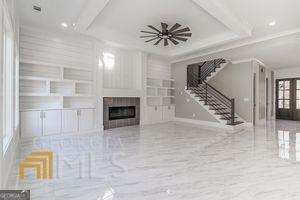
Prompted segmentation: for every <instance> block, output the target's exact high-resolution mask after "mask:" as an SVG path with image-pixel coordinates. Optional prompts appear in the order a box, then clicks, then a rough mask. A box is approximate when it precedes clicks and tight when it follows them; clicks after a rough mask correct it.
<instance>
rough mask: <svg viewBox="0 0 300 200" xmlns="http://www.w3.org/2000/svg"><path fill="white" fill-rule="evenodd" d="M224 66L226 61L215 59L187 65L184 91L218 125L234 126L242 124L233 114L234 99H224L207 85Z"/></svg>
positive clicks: (224, 97)
mask: <svg viewBox="0 0 300 200" xmlns="http://www.w3.org/2000/svg"><path fill="white" fill-rule="evenodd" d="M226 64H227V62H226V60H224V59H216V60H212V61H206V62H203V63H198V64H193V65H189V66H188V67H187V88H186V91H187V92H188V93H189V94H190V95H191V96H192V97H193V98H194V99H195V100H197V101H199V103H200V104H202V105H203V107H204V108H205V109H207V111H208V112H209V113H211V114H212V115H213V116H214V117H215V118H216V119H217V120H218V121H219V122H220V123H222V124H225V125H230V126H235V125H239V124H242V123H243V121H242V120H241V119H239V117H238V116H237V115H236V114H235V105H234V103H235V101H234V99H230V98H228V97H226V96H225V95H224V94H222V93H221V92H220V91H218V90H217V89H216V88H214V87H213V86H212V85H210V84H209V83H208V80H209V79H210V78H212V77H213V76H214V75H215V74H216V73H217V72H218V71H220V70H221V68H222V67H225V65H226Z"/></svg>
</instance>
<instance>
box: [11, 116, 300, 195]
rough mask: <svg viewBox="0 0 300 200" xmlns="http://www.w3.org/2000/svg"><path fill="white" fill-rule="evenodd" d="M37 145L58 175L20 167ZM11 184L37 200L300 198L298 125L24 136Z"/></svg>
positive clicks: (155, 127)
mask: <svg viewBox="0 0 300 200" xmlns="http://www.w3.org/2000/svg"><path fill="white" fill-rule="evenodd" d="M35 150H47V151H53V152H54V153H55V178H54V179H53V180H43V181H42V180H36V179H35V178H34V174H33V172H31V171H28V172H27V174H26V177H25V180H24V181H20V180H19V179H18V165H19V164H20V162H22V160H23V159H24V157H25V156H26V155H28V154H29V153H30V152H31V151H35ZM12 171H13V172H12V173H11V175H10V180H9V183H8V186H7V187H8V188H9V189H30V190H31V197H32V200H69V199H72V200H73V199H78V200H160V199H163V200H199V199H203V200H292V199H293V200H299V199H300V189H299V188H300V123H299V122H291V121H277V122H276V123H275V121H273V122H270V123H268V125H267V126H261V127H256V128H255V129H245V130H241V131H238V132H227V131H224V130H220V129H211V128H205V127H193V126H191V125H188V124H181V123H175V122H170V123H164V124H156V125H149V126H144V127H138V126H136V127H126V128H119V129H112V130H107V131H105V133H104V134H103V135H100V134H97V133H93V134H87V135H78V136H53V137H48V138H42V139H36V140H34V141H32V140H31V141H22V142H21V144H20V152H19V153H18V160H17V161H16V163H15V167H14V168H13V170H12Z"/></svg>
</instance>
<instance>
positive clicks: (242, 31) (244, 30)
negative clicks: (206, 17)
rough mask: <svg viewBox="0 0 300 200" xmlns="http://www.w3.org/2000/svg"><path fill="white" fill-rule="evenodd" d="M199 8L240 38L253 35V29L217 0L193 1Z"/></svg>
mask: <svg viewBox="0 0 300 200" xmlns="http://www.w3.org/2000/svg"><path fill="white" fill-rule="evenodd" d="M193 1H194V2H195V3H196V4H197V5H198V6H200V7H201V8H202V9H204V10H205V11H206V12H208V13H209V14H210V15H211V16H213V17H214V18H216V19H217V20H218V21H220V22H221V23H222V24H224V25H225V26H226V27H227V28H229V29H230V30H231V31H233V32H234V33H235V34H237V35H238V36H240V37H249V36H251V35H252V29H253V28H252V27H251V25H249V24H248V23H246V22H243V21H242V20H240V19H239V18H238V17H237V16H235V15H234V14H233V13H232V12H231V11H230V10H229V9H228V8H227V7H226V6H224V5H222V4H221V2H220V1H217V0H193Z"/></svg>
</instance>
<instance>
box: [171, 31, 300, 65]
mask: <svg viewBox="0 0 300 200" xmlns="http://www.w3.org/2000/svg"><path fill="white" fill-rule="evenodd" d="M299 33H300V28H297V29H293V30H289V31H284V32H281V33H278V34H273V35H269V36H264V37H260V38H255V39H250V40H246V41H241V42H239V43H238V44H228V45H225V46H224V47H219V48H215V49H213V50H211V51H208V52H205V53H198V54H194V55H190V56H185V57H183V58H179V59H176V58H174V59H172V60H171V64H174V63H177V62H182V61H186V60H190V59H195V58H199V57H202V56H207V55H210V54H214V53H219V52H222V51H227V50H231V49H236V48H239V47H243V46H247V45H251V44H256V43H260V42H265V41H268V40H272V39H276V38H281V37H286V36H291V35H295V34H299Z"/></svg>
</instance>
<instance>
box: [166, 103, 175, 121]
mask: <svg viewBox="0 0 300 200" xmlns="http://www.w3.org/2000/svg"><path fill="white" fill-rule="evenodd" d="M174 115H175V106H174V105H169V106H163V120H165V121H170V120H173V119H174Z"/></svg>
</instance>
